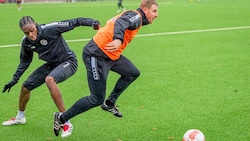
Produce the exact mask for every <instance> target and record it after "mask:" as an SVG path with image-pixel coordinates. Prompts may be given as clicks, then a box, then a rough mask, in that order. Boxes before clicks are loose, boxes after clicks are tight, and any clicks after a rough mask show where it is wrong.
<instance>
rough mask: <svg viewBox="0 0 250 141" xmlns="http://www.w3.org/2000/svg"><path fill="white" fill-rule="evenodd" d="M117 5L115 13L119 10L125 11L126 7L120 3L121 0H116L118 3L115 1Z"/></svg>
mask: <svg viewBox="0 0 250 141" xmlns="http://www.w3.org/2000/svg"><path fill="white" fill-rule="evenodd" d="M117 6H118V10H117V11H116V13H120V12H121V11H123V12H124V11H126V8H125V7H124V6H123V5H122V0H118V3H117Z"/></svg>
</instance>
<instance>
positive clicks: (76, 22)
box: [46, 18, 100, 33]
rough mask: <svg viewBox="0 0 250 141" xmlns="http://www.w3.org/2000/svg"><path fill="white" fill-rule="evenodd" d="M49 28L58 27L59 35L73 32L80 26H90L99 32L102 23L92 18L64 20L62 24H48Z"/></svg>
mask: <svg viewBox="0 0 250 141" xmlns="http://www.w3.org/2000/svg"><path fill="white" fill-rule="evenodd" d="M46 26H47V27H53V28H54V27H56V30H57V31H58V32H59V33H63V32H67V31H70V30H73V29H74V28H75V27H79V26H90V27H92V28H93V29H94V30H98V29H99V28H100V22H99V21H98V20H95V19H92V18H75V19H70V20H64V21H60V22H53V23H50V24H46Z"/></svg>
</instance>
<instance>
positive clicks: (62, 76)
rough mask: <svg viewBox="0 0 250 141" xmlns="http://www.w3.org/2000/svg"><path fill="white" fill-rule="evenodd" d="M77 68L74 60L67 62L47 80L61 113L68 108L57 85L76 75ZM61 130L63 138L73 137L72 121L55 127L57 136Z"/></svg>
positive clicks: (57, 67)
mask: <svg viewBox="0 0 250 141" xmlns="http://www.w3.org/2000/svg"><path fill="white" fill-rule="evenodd" d="M77 66H78V65H77V61H76V60H74V59H73V60H68V61H65V62H63V63H61V64H59V65H58V66H56V67H55V68H54V69H53V70H52V71H51V72H50V73H49V74H48V76H46V78H45V83H46V85H47V87H48V89H49V91H50V94H51V97H52V99H53V101H54V103H55V105H56V107H57V108H58V110H59V111H60V112H65V111H66V108H65V105H64V101H63V97H62V94H61V92H60V90H59V88H58V86H57V83H60V82H63V81H65V80H66V79H68V78H69V77H70V76H72V75H73V74H75V72H76V70H77ZM60 128H62V129H63V132H62V135H61V137H67V136H69V135H71V133H72V130H73V125H72V124H71V123H70V121H67V122H66V123H65V124H63V125H57V126H54V132H55V135H56V136H58V135H59V132H60Z"/></svg>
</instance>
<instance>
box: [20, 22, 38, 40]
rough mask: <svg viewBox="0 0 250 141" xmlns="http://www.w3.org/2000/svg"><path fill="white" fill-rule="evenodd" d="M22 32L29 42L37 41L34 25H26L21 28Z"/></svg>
mask: <svg viewBox="0 0 250 141" xmlns="http://www.w3.org/2000/svg"><path fill="white" fill-rule="evenodd" d="M22 31H23V33H24V34H25V35H26V37H28V38H29V39H30V40H32V41H35V40H36V39H37V29H36V24H34V23H28V24H26V25H24V26H23V28H22Z"/></svg>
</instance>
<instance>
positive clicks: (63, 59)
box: [2, 16, 100, 137]
mask: <svg viewBox="0 0 250 141" xmlns="http://www.w3.org/2000/svg"><path fill="white" fill-rule="evenodd" d="M19 26H20V28H21V30H22V31H23V33H24V34H25V35H26V36H24V37H23V39H22V44H21V51H20V64H19V66H18V67H17V70H16V72H15V74H14V75H13V79H12V80H11V81H10V82H9V83H7V84H6V85H5V86H4V88H3V91H2V92H3V93H4V92H6V91H8V92H9V91H10V89H11V87H12V86H14V85H15V84H16V83H17V82H18V80H19V78H20V77H21V76H22V74H23V73H24V72H25V70H26V69H27V68H28V67H29V66H30V63H31V62H32V58H33V53H34V52H36V53H38V57H39V59H41V60H44V61H46V62H45V63H44V64H43V65H41V66H40V67H38V68H37V69H36V70H35V71H34V72H33V73H32V74H31V75H30V76H29V77H28V79H27V80H26V81H25V82H24V83H23V85H22V88H21V92H20V96H19V109H18V113H17V116H16V117H15V118H12V119H10V120H8V121H5V122H3V123H2V125H5V126H9V125H18V124H25V123H26V118H25V109H26V105H27V103H28V101H29V99H30V95H31V91H32V90H33V89H35V88H37V87H39V86H40V85H42V84H44V83H46V85H47V87H48V89H49V91H50V94H51V97H52V99H53V101H54V103H55V105H56V106H57V108H58V110H59V111H60V112H65V111H66V109H65V106H64V102H63V98H62V95H61V92H60V90H59V88H58V86H57V83H60V82H63V81H65V80H66V79H68V78H69V77H71V76H72V75H73V74H74V73H75V72H76V70H77V67H78V63H77V60H76V55H75V53H74V52H73V51H72V50H70V48H69V46H68V45H67V43H66V41H65V40H64V38H63V36H62V33H64V32H67V31H70V30H73V29H74V28H75V27H78V26H91V27H93V28H94V29H95V30H98V29H99V27H100V23H99V21H98V20H94V19H92V18H75V19H70V20H64V21H60V22H52V23H49V24H40V25H39V24H38V23H36V22H35V21H34V19H33V18H32V17H30V16H24V17H23V18H21V19H20V22H19ZM62 128H63V129H64V130H63V132H62V135H61V136H62V137H64V136H68V135H70V134H71V131H72V129H73V125H72V124H71V123H70V121H68V120H67V121H66V122H65V124H64V125H62Z"/></svg>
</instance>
